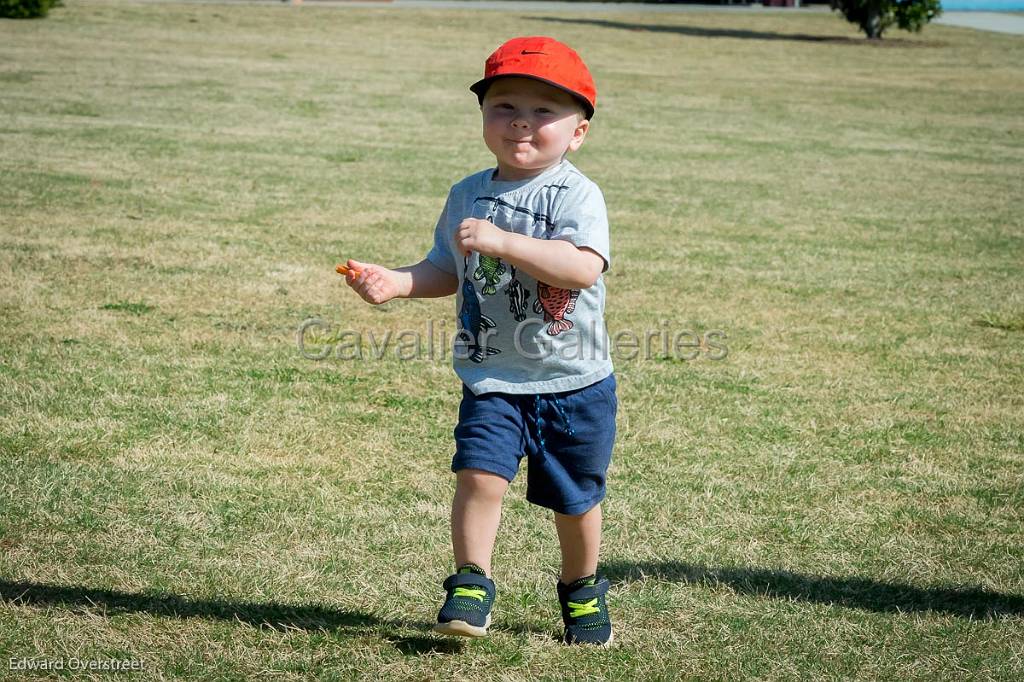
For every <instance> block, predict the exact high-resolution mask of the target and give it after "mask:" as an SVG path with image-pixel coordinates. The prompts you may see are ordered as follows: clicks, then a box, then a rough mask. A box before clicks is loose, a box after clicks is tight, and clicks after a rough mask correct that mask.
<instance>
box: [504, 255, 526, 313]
mask: <svg viewBox="0 0 1024 682" xmlns="http://www.w3.org/2000/svg"><path fill="white" fill-rule="evenodd" d="M503 291H504V292H505V293H506V294H508V311H509V312H510V313H512V316H513V317H514V318H516V322H522V321H523V320H525V319H526V302H527V301H528V300H530V290H529V289H527V288H526V287H524V286H523V283H522V282H520V281H519V279H518V278H516V267H515V266H514V265H513V266H512V277H511V279H509V281H508V284H506V285H505V288H504V289H503Z"/></svg>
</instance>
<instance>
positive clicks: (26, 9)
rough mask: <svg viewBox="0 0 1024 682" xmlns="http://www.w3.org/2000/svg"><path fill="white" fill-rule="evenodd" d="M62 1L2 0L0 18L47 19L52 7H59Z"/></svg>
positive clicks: (0, 1)
mask: <svg viewBox="0 0 1024 682" xmlns="http://www.w3.org/2000/svg"><path fill="white" fill-rule="evenodd" d="M60 4H61V0H0V17H4V18H7V19H35V18H36V17H45V16H46V13H47V12H49V11H50V8H51V7H59V6H60Z"/></svg>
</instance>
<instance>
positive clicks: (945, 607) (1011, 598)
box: [601, 561, 1024, 619]
mask: <svg viewBox="0 0 1024 682" xmlns="http://www.w3.org/2000/svg"><path fill="white" fill-rule="evenodd" d="M601 570H602V573H604V574H605V575H606V576H607V577H608V579H609V580H611V581H612V582H622V581H628V580H637V579H640V578H643V577H645V576H648V577H652V578H659V579H662V580H671V581H674V582H683V583H692V584H698V585H708V586H712V587H714V586H720V585H724V586H727V587H729V588H730V589H732V590H735V591H736V592H739V593H742V594H750V595H755V596H758V597H767V598H770V599H795V600H799V601H808V602H817V603H820V604H832V605H837V606H846V607H850V608H856V609H865V610H867V611H880V612H911V611H934V612H937V613H947V614H951V615H954V616H959V617H961V618H972V619H978V618H989V619H991V618H999V617H1002V616H1018V617H1020V616H1024V596H1020V595H1015V594H1002V593H999V592H989V591H987V590H983V589H980V588H959V587H915V586H914V585H907V584H905V583H887V582H881V581H878V580H872V579H870V578H859V577H847V578H829V577H824V576H816V575H805V574H802V573H792V572H790V571H781V570H769V569H764V568H710V567H707V566H700V565H696V564H687V563H683V562H679V561H650V562H630V561H610V562H608V563H606V564H605V563H603V564H602V567H601Z"/></svg>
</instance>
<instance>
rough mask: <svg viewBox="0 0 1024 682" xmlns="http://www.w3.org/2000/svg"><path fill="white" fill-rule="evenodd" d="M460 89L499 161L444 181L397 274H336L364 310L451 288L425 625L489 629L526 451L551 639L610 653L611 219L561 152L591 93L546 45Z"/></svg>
mask: <svg viewBox="0 0 1024 682" xmlns="http://www.w3.org/2000/svg"><path fill="white" fill-rule="evenodd" d="M470 90H472V92H473V93H475V94H476V95H477V98H478V100H479V103H480V107H481V112H482V114H483V137H484V142H485V143H486V144H487V147H488V149H490V151H491V152H492V153H493V154H494V156H495V160H496V162H497V163H496V166H495V168H491V169H487V170H485V171H482V172H480V173H476V174H475V175H471V176H469V177H468V178H465V179H464V180H462V181H461V182H459V183H457V184H456V185H454V186H453V187H452V188H451V191H450V192H449V194H448V200H447V202H446V204H445V207H444V211H443V212H442V213H441V216H440V218H439V220H438V222H437V226H436V228H435V231H434V246H433V248H432V249H431V251H430V252H429V253H428V254H427V257H426V259H424V260H423V261H421V262H420V263H418V264H416V265H413V266H408V267H404V268H398V269H395V270H391V269H388V268H384V267H382V266H380V265H374V264H369V263H361V262H358V261H355V260H350V261H349V262H348V265H349V267H350V268H351V269H352V270H351V271H350V272H349V274H348V275H347V276H346V281H347V282H348V284H349V286H351V287H352V288H353V289H355V290H356V291H357V292H358V293H359V295H360V296H361V297H362V298H363V299H364V300H366V301H367V302H369V303H373V304H380V303H384V302H385V301H388V300H390V299H392V298H396V297H437V296H448V295H451V294H453V293H454V294H457V298H456V311H457V317H458V322H459V331H458V333H457V336H456V339H455V359H454V362H453V364H454V367H455V371H456V374H458V376H459V378H460V379H461V380H462V382H463V386H462V403H461V405H460V407H459V421H458V424H457V426H456V427H455V444H456V449H455V456H454V459H453V461H452V471H453V472H455V474H456V488H455V499H454V501H453V505H452V517H451V533H452V547H453V550H454V554H455V566H456V572H455V574H453V575H451V576H450V577H449V578H448V579H447V580H445V581H444V588H445V590H446V592H447V598H446V600H445V602H444V605H443V606H442V608H441V611H440V613H439V614H438V617H437V620H438V622H437V625H436V626H435V627H434V629H435V631H437V632H440V633H444V634H449V635H463V636H470V637H480V636H483V635H485V634H486V633H487V628H488V626H489V625H490V623H491V607H492V605H493V603H494V599H495V584H494V581H493V580H492V579H491V577H490V576H491V552H492V549H493V547H494V540H495V536H496V534H497V530H498V524H499V521H500V518H501V501H502V497H503V495H504V493H505V491H506V490H507V489H508V485H509V483H510V482H511V481H512V479H513V478H514V477H515V475H516V473H517V471H518V468H519V462H520V460H521V459H522V458H523V457H524V456H525V457H526V458H527V463H528V464H527V493H526V498H527V500H529V501H530V502H532V503H534V504H537V505H540V506H542V507H546V508H548V509H551V510H552V511H553V512H554V519H555V527H556V530H557V533H558V540H559V544H560V547H561V553H562V566H561V575H560V580H559V582H558V584H557V594H558V599H559V602H560V604H561V610H562V620H563V622H564V624H565V631H564V636H563V641H564V642H565V643H567V644H572V643H590V644H599V645H606V644H610V643H611V641H612V626H611V621H610V619H609V617H608V607H607V605H606V603H605V594H606V593H607V591H608V580H607V579H606V578H604V577H601V576H599V575H598V574H597V561H598V550H599V547H600V542H601V506H600V502H601V500H602V499H603V498H604V496H605V476H606V473H607V470H608V465H609V463H610V461H611V453H612V445H613V442H614V439H615V412H616V407H617V400H616V396H615V377H614V375H613V374H612V363H611V360H610V357H609V353H608V335H607V332H606V330H605V325H604V298H605V287H604V282H603V279H602V276H601V275H602V273H603V272H604V271H605V270H607V268H608V265H609V262H610V260H609V244H608V241H609V240H608V219H607V213H606V209H605V204H604V198H603V196H602V195H601V191H600V189H598V187H597V185H595V184H594V183H593V182H591V181H590V180H589V179H587V178H586V177H585V176H584V175H583V174H582V173H580V171H579V170H577V169H576V167H575V166H573V165H572V164H571V163H569V161H567V160H566V158H565V157H566V155H567V153H568V152H571V151H576V150H577V149H579V148H580V146H581V145H582V144H583V141H584V139H585V138H586V135H587V131H588V130H589V128H590V121H591V119H592V118H593V116H594V105H595V102H596V99H597V92H596V89H595V87H594V82H593V79H592V78H591V76H590V72H589V71H588V70H587V67H586V65H585V64H584V63H583V61H582V60H581V59H580V57H579V55H577V54H576V52H574V51H573V50H572V49H571V48H569V47H567V46H566V45H564V44H562V43H560V42H558V41H556V40H554V39H552V38H546V37H523V38H514V39H512V40H510V41H508V42H507V43H505V44H504V45H502V46H501V47H499V48H498V49H497V50H496V51H495V52H494V53H493V54H492V55H491V56H490V57H489V58H488V59H487V62H486V65H485V67H484V78H483V79H482V80H480V81H477V82H476V83H474V84H473V85H472V86H471V87H470Z"/></svg>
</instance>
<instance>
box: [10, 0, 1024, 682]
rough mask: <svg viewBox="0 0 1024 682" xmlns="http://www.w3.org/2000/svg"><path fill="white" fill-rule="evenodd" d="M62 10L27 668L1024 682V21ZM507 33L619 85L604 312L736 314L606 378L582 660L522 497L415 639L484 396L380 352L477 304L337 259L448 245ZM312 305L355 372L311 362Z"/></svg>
mask: <svg viewBox="0 0 1024 682" xmlns="http://www.w3.org/2000/svg"><path fill="white" fill-rule="evenodd" d="M66 4H67V6H66V7H65V8H62V9H57V10H54V11H53V12H52V14H51V16H50V18H48V19H46V20H43V21H33V22H12V21H3V22H0V149H2V153H0V310H2V325H0V456H2V462H3V476H2V479H0V548H2V551H0V598H2V599H0V654H2V658H3V659H4V660H2V661H0V678H2V677H4V676H5V675H7V676H10V677H12V678H14V677H20V676H23V675H27V674H28V673H27V672H24V671H18V670H11V669H10V668H11V666H10V665H9V664H8V660H9V659H11V658H14V659H18V660H22V659H31V660H34V661H39V660H52V659H73V658H77V659H81V660H101V659H110V658H118V659H121V658H127V659H136V660H141V661H142V662H143V664H144V666H145V672H144V673H143V676H144V677H147V678H161V677H166V678H177V677H182V678H193V679H198V678H216V679H240V678H252V677H264V676H274V677H279V678H285V679H305V678H309V677H321V678H324V679H354V678H360V677H371V676H372V677H377V678H383V679H424V680H426V679H449V678H454V679H466V680H470V679H496V678H498V677H500V678H502V679H512V680H516V679H548V680H561V679H570V678H574V679H600V678H607V679H616V680H618V679H623V680H625V679H665V680H668V679H678V678H685V677H699V678H714V679H734V678H741V677H744V678H763V679H792V678H831V679H840V678H842V679H847V678H859V679H906V678H917V679H951V678H968V677H970V678H982V679H1005V680H1011V679H1020V678H1021V677H1022V676H1024V526H1022V524H1024V492H1022V484H1024V349H1022V344H1024V218H1022V216H1024V192H1022V187H1024V183H1022V181H1024V119H1022V117H1021V112H1022V111H1024V80H1022V79H1021V78H1020V74H1021V72H1022V68H1024V40H1022V39H1021V38H1020V37H1017V36H1007V35H1000V34H988V33H982V32H978V31H971V30H961V29H955V28H948V27H941V26H933V27H929V28H927V29H926V30H925V32H924V33H923V34H921V35H908V34H903V33H899V32H893V33H892V34H891V35H890V37H889V38H887V39H886V40H885V41H883V43H882V44H881V45H870V44H868V43H866V42H865V41H863V40H862V39H860V37H859V36H858V33H857V31H856V29H855V28H854V27H853V26H850V25H847V24H845V23H844V22H843V21H841V20H840V19H838V18H837V17H834V16H829V15H827V14H823V13H821V14H810V15H808V14H801V15H797V16H786V15H785V14H781V13H771V14H764V15H757V14H714V13H706V14H705V13H686V14H680V15H664V14H658V15H648V16H645V15H643V14H640V13H637V14H613V15H612V14H600V15H589V16H583V15H573V14H557V13H546V14H541V13H537V12H514V11H512V12H471V11H440V10H435V11H420V10H402V11H398V10H392V9H387V8H380V9H372V8H371V9H363V8H360V9H355V8H325V7H316V6H314V5H313V4H312V3H307V4H306V5H304V6H302V7H290V6H284V5H266V6H230V5H181V6H176V5H173V4H132V3H104V2H80V1H78V0H66ZM516 34H548V35H554V36H556V37H559V38H561V39H563V40H566V41H567V42H569V43H570V44H573V45H575V46H577V47H578V49H579V50H580V51H581V53H582V54H583V56H584V58H585V59H587V61H588V62H589V64H590V66H591V68H592V70H593V72H594V73H595V77H596V80H597V83H598V89H599V102H598V114H597V116H596V117H595V120H594V125H593V128H592V132H591V136H590V138H589V139H588V142H587V144H586V145H585V147H584V148H583V149H582V150H581V151H580V152H579V153H578V154H577V155H576V157H575V158H574V161H575V162H576V164H577V165H578V166H580V167H581V168H582V169H583V170H584V172H586V173H587V174H588V175H589V176H590V177H592V178H593V179H594V180H595V181H597V182H598V183H599V184H600V185H601V187H602V188H603V190H604V193H605V197H606V199H607V201H608V205H609V210H610V215H611V219H612V230H613V232H612V240H613V244H612V248H613V259H614V263H613V269H612V270H611V271H610V272H609V273H608V274H607V279H606V282H607V286H608V292H609V299H608V301H609V302H608V321H609V326H610V328H611V330H612V331H613V333H615V332H620V331H630V332H633V333H636V334H638V335H641V336H642V335H644V334H645V333H646V332H647V331H648V330H653V331H654V332H659V331H665V333H676V332H679V331H684V330H686V331H691V332H693V333H694V334H697V335H699V336H704V335H708V334H709V333H710V332H712V331H715V330H717V331H720V332H722V333H724V334H725V337H724V340H722V338H721V337H719V343H720V344H721V345H724V346H725V347H726V348H727V354H726V356H725V357H724V358H720V359H717V360H716V359H713V356H714V357H717V356H715V354H714V353H711V352H708V349H704V350H703V351H700V350H699V349H698V350H699V353H698V357H696V358H695V359H692V360H685V359H682V358H680V357H678V356H675V355H673V354H671V353H670V354H668V355H666V354H664V353H658V352H655V353H653V354H651V357H643V356H641V357H638V358H635V359H629V358H626V357H622V358H618V359H617V365H616V367H617V375H618V379H619V386H620V394H619V396H620V401H621V402H620V412H619V421H618V425H619V440H618V445H617V449H616V454H615V460H614V463H613V466H612V470H611V472H610V479H609V481H610V493H609V497H608V499H607V501H606V502H605V507H604V509H605V519H606V524H605V549H604V552H603V570H604V572H605V573H606V574H607V575H608V576H609V577H610V578H611V579H612V583H613V588H612V593H611V596H610V604H611V608H612V613H613V616H614V618H615V622H616V627H617V631H616V644H615V646H614V647H613V648H612V649H610V650H607V651H599V652H595V651H592V650H579V649H567V648H564V647H562V646H560V645H559V644H558V642H557V640H556V638H557V636H558V634H559V633H560V623H559V617H558V611H557V602H556V599H555V591H554V584H555V579H556V573H557V569H558V559H559V553H558V547H557V542H556V538H555V532H554V527H553V525H552V524H551V521H550V517H549V514H548V513H546V512H544V511H543V510H541V509H538V508H535V507H531V506H530V505H528V504H527V503H526V502H525V501H524V499H523V493H524V489H525V482H524V480H523V479H522V478H521V479H520V480H517V481H516V483H515V484H514V485H513V487H512V489H511V490H510V492H509V495H508V497H507V499H506V506H505V516H504V519H503V524H502V529H501V531H500V533H499V538H498V544H497V548H496V552H495V570H494V573H495V579H496V581H497V583H498V590H499V592H498V601H497V605H496V613H495V623H494V626H493V628H492V634H491V636H490V637H489V638H487V639H486V640H484V641H461V640H460V641H449V640H444V639H441V638H438V637H435V636H434V635H433V634H431V633H430V631H429V627H430V624H431V623H432V621H433V619H434V617H435V615H436V609H437V608H438V606H439V605H440V600H441V597H442V596H443V591H442V590H441V587H440V582H441V581H442V580H443V579H444V577H445V576H446V575H447V574H448V573H449V572H450V570H451V555H450V546H449V539H448V513H449V506H450V500H451V495H452V492H453V487H454V477H453V476H452V474H451V473H450V471H449V469H448V467H449V463H450V457H451V453H452V447H453V446H452V439H451V429H452V426H453V424H454V420H455V416H456V412H457V407H458V396H459V391H458V383H457V379H456V378H455V376H454V374H453V373H452V371H451V368H450V366H449V362H448V361H447V360H445V359H442V358H440V357H435V358H430V357H419V358H417V359H413V360H400V359H398V358H397V357H396V356H395V354H394V353H384V354H383V357H382V358H381V359H376V358H374V357H373V353H372V350H371V349H370V348H369V344H370V340H369V338H368V336H369V334H370V333H372V334H374V335H375V337H374V338H376V339H380V338H381V337H383V336H384V335H385V334H387V332H389V331H390V332H392V333H393V334H398V333H399V332H401V331H402V330H420V331H422V330H424V329H425V326H426V324H427V322H428V321H429V320H433V321H435V324H436V325H438V327H443V325H444V324H447V327H446V329H447V330H448V332H449V333H450V332H451V331H453V330H454V319H453V318H454V309H453V303H452V301H451V300H450V299H448V300H430V301H400V302H395V303H391V304H388V305H386V306H383V307H380V308H372V307H370V306H366V305H364V304H362V303H361V302H359V301H358V300H357V298H356V297H355V296H353V295H352V294H351V293H350V292H349V291H347V289H345V288H344V287H343V286H342V285H341V283H340V278H338V277H337V275H335V274H334V273H333V265H334V263H335V262H337V261H339V260H341V259H343V258H344V257H348V256H353V257H356V258H360V259H363V260H369V261H376V262H382V263H386V264H391V265H400V264H406V263H411V262H415V261H417V260H419V259H420V258H422V257H423V255H424V254H425V253H426V251H427V250H428V249H429V246H430V244H431V232H432V229H433V225H434V221H435V220H436V217H437V214H438V212H439V211H440V209H441V207H442V205H443V201H444V197H445V193H446V191H447V189H448V187H449V185H450V184H452V183H453V182H455V181H456V180H458V179H460V178H461V177H463V176H465V175H467V174H469V173H471V172H475V171H476V170H479V169H481V168H485V167H487V166H488V165H490V164H491V162H492V161H493V159H490V158H488V155H487V153H486V148H485V147H484V145H483V143H482V141H481V140H480V134H479V112H478V111H477V110H476V107H475V100H474V98H473V96H472V95H471V94H470V93H469V92H468V90H467V86H468V85H469V83H471V82H473V80H475V79H476V78H477V77H478V74H479V73H480V71H481V70H482V64H483V60H484V58H485V57H486V55H487V54H488V53H489V52H490V51H491V50H492V49H493V48H494V47H496V46H497V44H498V43H499V42H501V41H502V40H504V39H505V38H507V37H510V36H512V35H516ZM311 317H319V318H322V319H324V320H326V321H327V322H329V323H330V324H331V325H332V326H333V328H334V329H335V330H346V329H347V330H355V331H360V332H362V333H363V334H364V343H366V345H367V348H366V349H365V352H364V358H363V360H361V361H358V360H343V359H339V358H338V357H336V356H335V357H332V358H329V359H326V360H323V361H320V362H317V361H314V360H310V359H307V358H305V357H303V356H302V354H301V353H300V352H299V350H298V348H297V344H296V332H297V329H298V327H299V325H300V324H301V323H302V322H303V321H304V320H306V319H308V318H311ZM659 338H660V337H659ZM659 343H660V340H659V339H655V343H654V345H655V350H657V348H658V344H659ZM720 355H721V353H718V356H720ZM51 674H56V673H51ZM91 674H92V675H94V676H99V673H91Z"/></svg>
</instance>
